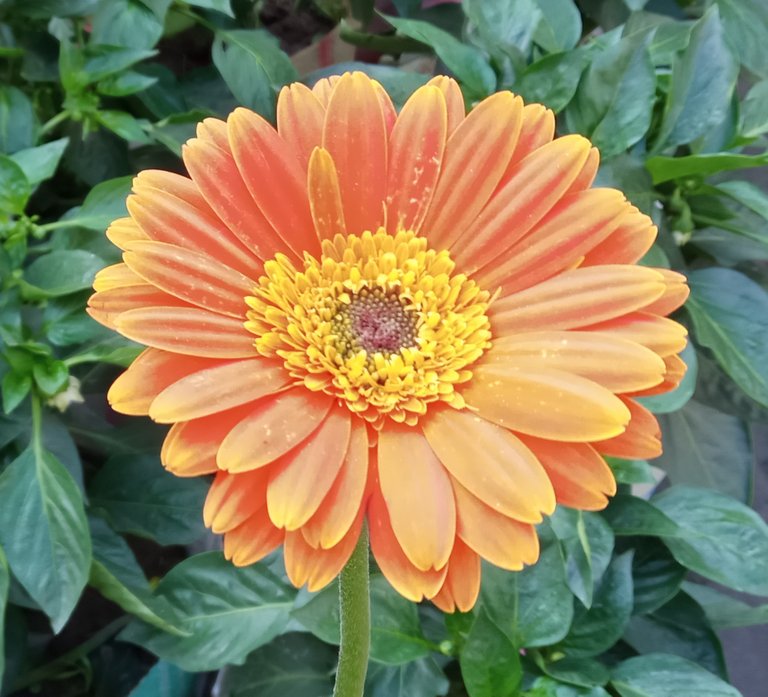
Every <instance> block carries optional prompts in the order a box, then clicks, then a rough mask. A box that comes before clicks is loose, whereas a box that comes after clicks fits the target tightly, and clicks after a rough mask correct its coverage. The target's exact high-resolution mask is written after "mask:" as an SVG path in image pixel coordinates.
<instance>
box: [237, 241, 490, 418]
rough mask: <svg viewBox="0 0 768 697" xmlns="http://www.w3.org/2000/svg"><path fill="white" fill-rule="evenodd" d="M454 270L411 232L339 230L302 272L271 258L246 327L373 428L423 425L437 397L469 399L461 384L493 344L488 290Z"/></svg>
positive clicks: (264, 350)
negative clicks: (391, 423) (386, 421)
mask: <svg viewBox="0 0 768 697" xmlns="http://www.w3.org/2000/svg"><path fill="white" fill-rule="evenodd" d="M454 267H455V264H454V262H453V261H452V260H451V257H450V255H449V253H448V252H447V251H439V252H438V251H435V250H432V249H428V247H427V240H426V239H425V238H423V237H417V236H416V235H415V234H414V233H412V232H406V231H403V232H398V233H397V234H395V235H390V234H387V233H386V232H385V231H384V230H383V229H380V230H378V231H377V232H375V233H371V232H364V233H363V234H362V235H360V236H357V235H349V236H348V237H343V236H341V235H336V236H335V237H334V239H333V240H326V241H325V242H323V246H322V253H321V256H320V259H315V258H314V257H312V256H309V255H305V257H304V266H303V269H300V270H299V269H296V268H295V266H294V265H293V264H292V263H291V261H290V260H289V259H288V258H287V257H284V256H278V257H276V258H275V259H274V260H272V261H269V262H267V263H266V264H265V265H264V271H265V275H264V276H262V277H261V278H260V279H259V285H258V287H257V288H256V289H255V290H254V295H253V296H252V297H249V298H247V299H246V302H247V303H248V306H249V308H250V311H249V312H248V320H249V321H248V322H247V323H246V327H247V329H249V330H250V331H251V332H253V333H254V334H255V335H256V337H257V338H256V341H255V344H256V348H257V349H258V351H259V352H260V353H261V354H262V355H264V356H268V357H274V356H279V357H280V358H282V360H283V361H284V363H285V366H286V368H287V369H288V371H289V372H290V373H291V375H292V376H294V377H296V378H298V379H300V380H302V381H303V383H304V384H305V385H306V386H307V387H308V388H309V389H311V390H323V391H324V392H327V393H329V394H332V395H335V396H337V397H340V398H341V399H343V400H345V402H346V403H347V405H348V406H349V408H350V409H351V410H352V411H353V412H356V413H358V414H360V415H361V416H363V417H364V418H366V419H367V420H368V421H370V422H372V423H373V424H374V425H375V426H380V425H381V424H382V423H383V417H384V415H388V416H390V417H391V418H392V419H394V420H395V421H399V422H406V423H409V424H415V423H416V421H417V419H418V416H419V415H421V414H425V413H426V410H427V405H428V404H429V403H431V402H435V401H438V400H440V401H443V402H446V403H448V404H450V405H452V406H454V407H462V406H464V403H463V400H462V399H461V395H460V394H459V393H457V392H456V391H455V389H454V386H455V385H457V384H459V383H462V382H466V381H467V380H469V379H470V378H471V376H472V373H471V371H470V370H468V367H469V366H470V365H471V364H472V363H473V362H474V361H476V360H477V359H478V358H479V357H480V355H481V354H482V353H483V351H485V350H486V349H487V348H489V347H490V345H491V344H490V338H491V332H490V323H489V321H488V317H487V316H486V310H487V308H488V301H489V294H488V293H487V292H485V291H483V290H481V289H480V288H479V287H478V286H477V284H476V283H475V282H474V281H471V280H469V279H468V278H467V277H466V276H465V275H463V274H454V273H453V272H454Z"/></svg>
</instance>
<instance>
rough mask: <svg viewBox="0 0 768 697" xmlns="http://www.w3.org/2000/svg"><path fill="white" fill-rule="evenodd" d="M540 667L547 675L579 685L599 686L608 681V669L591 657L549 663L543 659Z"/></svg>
mask: <svg viewBox="0 0 768 697" xmlns="http://www.w3.org/2000/svg"><path fill="white" fill-rule="evenodd" d="M540 668H541V669H542V671H544V673H545V674H546V675H548V676H549V677H550V678H554V679H555V680H559V681H560V682H565V683H568V684H569V685H576V686H577V687H585V688H592V687H599V686H600V685H605V683H607V682H608V677H609V673H608V669H607V668H606V667H605V666H604V665H603V664H602V663H600V661H597V660H594V659H591V658H568V657H566V658H561V659H559V660H556V661H551V662H549V663H547V662H545V661H542V662H541V664H540Z"/></svg>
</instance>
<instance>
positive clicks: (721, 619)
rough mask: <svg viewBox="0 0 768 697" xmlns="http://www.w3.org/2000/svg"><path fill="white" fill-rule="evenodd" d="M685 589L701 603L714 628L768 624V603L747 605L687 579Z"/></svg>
mask: <svg viewBox="0 0 768 697" xmlns="http://www.w3.org/2000/svg"><path fill="white" fill-rule="evenodd" d="M683 590H684V591H685V592H686V593H688V595H690V596H692V597H693V599H694V600H695V601H696V602H697V603H698V604H699V605H701V607H702V608H703V610H704V612H705V613H706V615H707V619H708V620H709V622H710V624H711V625H712V627H713V628H714V629H717V630H721V629H733V628H736V627H752V626H755V625H759V624H768V603H763V604H762V605H747V603H744V602H742V601H741V600H737V599H736V598H732V597H731V596H730V595H726V594H725V593H722V592H720V591H718V590H715V589H714V588H710V587H709V586H702V585H701V584H699V583H690V582H688V581H686V582H685V583H684V584H683Z"/></svg>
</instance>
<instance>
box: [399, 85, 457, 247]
mask: <svg viewBox="0 0 768 697" xmlns="http://www.w3.org/2000/svg"><path fill="white" fill-rule="evenodd" d="M447 124H448V121H447V113H446V107H445V98H444V97H443V93H442V92H441V91H440V90H439V89H437V88H436V87H421V88H419V89H418V90H416V91H415V92H414V93H413V95H411V97H410V99H409V100H408V101H407V102H406V103H405V106H404V107H403V110H402V111H401V112H400V116H399V117H398V119H397V123H395V127H394V129H393V130H392V135H391V136H390V139H389V172H388V181H387V227H388V229H389V231H390V232H391V233H395V232H397V230H414V231H418V230H419V229H420V227H421V223H422V222H423V220H424V216H425V215H426V214H427V210H428V208H429V203H430V201H431V200H432V195H433V194H434V191H435V186H436V184H437V179H438V176H439V174H440V165H441V162H442V159H443V151H444V150H445V140H446V134H447Z"/></svg>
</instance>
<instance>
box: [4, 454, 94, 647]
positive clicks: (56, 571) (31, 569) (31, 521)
mask: <svg viewBox="0 0 768 697" xmlns="http://www.w3.org/2000/svg"><path fill="white" fill-rule="evenodd" d="M0 500H2V502H3V505H2V507H0V543H1V544H2V546H3V548H4V550H5V553H6V556H7V558H8V564H9V565H10V567H11V569H12V571H13V574H14V576H15V577H16V578H17V579H18V580H19V582H20V583H21V584H22V585H23V586H24V588H25V590H26V591H27V592H28V593H29V594H30V595H31V596H32V598H34V600H35V602H37V603H38V604H39V605H40V607H42V608H43V610H44V611H45V613H46V614H47V615H48V616H49V617H50V618H51V624H52V625H53V629H54V631H55V632H58V631H59V630H60V629H61V628H62V627H63V626H64V624H65V622H66V621H67V619H68V618H69V616H70V614H71V613H72V610H73V609H74V607H75V603H76V602H77V601H78V599H79V597H80V593H81V592H82V590H83V588H84V587H85V583H86V581H87V579H88V570H89V569H90V565H91V539H90V535H89V533H88V524H87V522H86V519H85V511H84V510H83V500H82V497H81V495H80V491H79V489H78V488H77V486H76V484H75V482H74V481H73V480H72V477H71V476H70V475H69V473H68V472H67V470H66V469H65V468H64V466H63V465H62V464H61V463H60V462H59V461H58V460H57V459H56V458H55V457H54V456H53V455H51V454H50V453H49V452H46V451H45V450H42V449H39V448H29V449H27V450H25V451H24V452H23V453H22V454H21V455H19V457H18V458H16V460H14V461H13V462H12V463H11V464H10V465H9V466H8V467H7V469H6V470H5V471H4V472H3V474H2V475H0Z"/></svg>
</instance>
